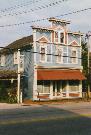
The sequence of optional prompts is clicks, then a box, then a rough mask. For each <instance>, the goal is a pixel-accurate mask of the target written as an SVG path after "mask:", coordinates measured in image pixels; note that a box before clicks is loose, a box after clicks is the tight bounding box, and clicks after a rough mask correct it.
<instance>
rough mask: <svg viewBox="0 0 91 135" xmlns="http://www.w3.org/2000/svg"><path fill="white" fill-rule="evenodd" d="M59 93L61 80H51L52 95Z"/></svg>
mask: <svg viewBox="0 0 91 135" xmlns="http://www.w3.org/2000/svg"><path fill="white" fill-rule="evenodd" d="M60 95H61V81H53V96H60Z"/></svg>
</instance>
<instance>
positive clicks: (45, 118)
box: [0, 105, 91, 135]
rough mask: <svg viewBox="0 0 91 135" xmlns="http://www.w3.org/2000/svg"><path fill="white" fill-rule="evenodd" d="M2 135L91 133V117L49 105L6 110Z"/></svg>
mask: <svg viewBox="0 0 91 135" xmlns="http://www.w3.org/2000/svg"><path fill="white" fill-rule="evenodd" d="M0 135H91V118H90V117H85V116H81V115H78V114H76V113H73V112H71V111H67V110H64V109H60V108H56V107H48V106H47V105H44V106H40V107H36V108H35V107H28V108H25V109H13V110H8V111H7V110H6V111H4V113H1V114H0Z"/></svg>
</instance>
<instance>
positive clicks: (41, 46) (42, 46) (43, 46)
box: [39, 45, 47, 63]
mask: <svg viewBox="0 0 91 135" xmlns="http://www.w3.org/2000/svg"><path fill="white" fill-rule="evenodd" d="M41 48H45V60H44V61H42V60H41ZM39 60H40V62H42V63H45V62H47V46H46V45H40V59H39Z"/></svg>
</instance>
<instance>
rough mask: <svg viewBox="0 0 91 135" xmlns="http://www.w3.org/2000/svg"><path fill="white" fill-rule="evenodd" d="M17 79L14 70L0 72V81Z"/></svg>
mask: <svg viewBox="0 0 91 135" xmlns="http://www.w3.org/2000/svg"><path fill="white" fill-rule="evenodd" d="M12 78H17V71H16V70H0V79H12Z"/></svg>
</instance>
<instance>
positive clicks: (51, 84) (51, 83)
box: [50, 81, 53, 99]
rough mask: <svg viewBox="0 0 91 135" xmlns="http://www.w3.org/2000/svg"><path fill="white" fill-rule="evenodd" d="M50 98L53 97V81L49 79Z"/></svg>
mask: <svg viewBox="0 0 91 135" xmlns="http://www.w3.org/2000/svg"><path fill="white" fill-rule="evenodd" d="M50 99H53V81H50Z"/></svg>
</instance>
